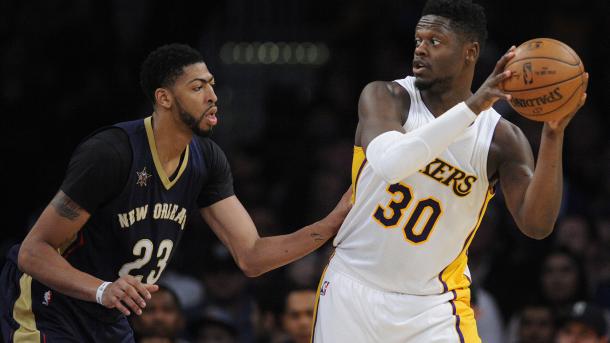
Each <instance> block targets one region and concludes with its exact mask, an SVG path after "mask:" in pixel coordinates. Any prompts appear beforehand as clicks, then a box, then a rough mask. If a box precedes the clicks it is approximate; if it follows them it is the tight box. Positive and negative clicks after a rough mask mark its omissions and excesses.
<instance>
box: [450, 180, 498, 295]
mask: <svg viewBox="0 0 610 343" xmlns="http://www.w3.org/2000/svg"><path fill="white" fill-rule="evenodd" d="M493 196H494V193H493V190H492V188H491V187H490V188H489V189H488V190H487V195H486V196H485V201H483V205H482V206H481V209H480V210H479V219H477V222H476V224H475V226H474V228H473V229H472V231H471V232H470V234H469V235H468V237H467V238H466V242H464V247H463V248H462V251H461V252H460V254H459V255H458V256H457V257H456V259H455V260H453V262H451V263H450V264H449V265H448V266H447V267H446V268H445V269H444V270H443V271H442V272H441V274H440V275H439V279H440V280H441V283H442V284H443V288H444V291H445V292H447V291H452V290H458V289H463V288H467V287H468V286H470V280H468V278H467V277H466V275H464V271H465V270H466V266H467V264H468V255H467V252H468V247H469V246H470V243H472V240H473V239H474V236H475V234H476V232H477V230H478V229H479V226H480V225H481V221H482V220H483V217H484V216H485V211H486V210H487V204H489V201H490V200H491V198H493Z"/></svg>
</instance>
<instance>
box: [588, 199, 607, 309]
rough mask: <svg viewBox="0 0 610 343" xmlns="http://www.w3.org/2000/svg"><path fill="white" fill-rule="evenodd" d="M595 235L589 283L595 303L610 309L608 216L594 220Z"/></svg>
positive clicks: (601, 216) (604, 215)
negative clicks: (590, 282)
mask: <svg viewBox="0 0 610 343" xmlns="http://www.w3.org/2000/svg"><path fill="white" fill-rule="evenodd" d="M609 210H610V209H609ZM607 213H610V211H608V212H607ZM595 233H596V235H597V240H596V241H595V244H594V245H593V250H594V253H593V256H592V258H591V261H590V263H589V265H588V267H589V275H591V276H592V280H590V281H592V282H593V284H594V285H595V288H594V289H595V300H596V303H597V304H599V305H602V306H604V307H605V308H606V309H610V216H609V215H608V214H602V215H599V216H598V218H597V219H596V220H595Z"/></svg>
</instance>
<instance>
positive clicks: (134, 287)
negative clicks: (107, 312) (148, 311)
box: [102, 275, 159, 316]
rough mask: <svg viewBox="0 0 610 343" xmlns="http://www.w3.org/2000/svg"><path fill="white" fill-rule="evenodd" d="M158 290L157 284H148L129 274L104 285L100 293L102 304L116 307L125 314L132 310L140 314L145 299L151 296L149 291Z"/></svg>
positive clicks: (144, 305)
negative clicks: (104, 287)
mask: <svg viewBox="0 0 610 343" xmlns="http://www.w3.org/2000/svg"><path fill="white" fill-rule="evenodd" d="M158 290H159V286H157V285H148V284H145V283H142V282H141V281H140V280H138V279H136V278H135V277H133V276H131V275H123V276H121V277H120V278H118V279H117V280H116V281H115V282H113V283H111V284H110V285H108V287H106V289H105V290H104V294H103V295H102V305H104V306H105V307H107V308H116V309H117V310H119V311H121V312H122V313H123V314H124V315H126V316H128V315H130V314H131V312H132V311H133V312H134V313H136V314H138V315H140V314H142V309H143V308H144V307H146V300H148V299H150V298H151V293H154V292H156V291H158ZM144 299H146V300H144ZM130 309H131V311H130Z"/></svg>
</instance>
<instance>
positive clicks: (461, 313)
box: [451, 288, 481, 343]
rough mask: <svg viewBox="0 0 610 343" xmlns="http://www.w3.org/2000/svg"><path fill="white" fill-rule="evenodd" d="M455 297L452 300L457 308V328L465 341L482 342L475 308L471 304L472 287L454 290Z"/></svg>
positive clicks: (471, 342)
mask: <svg viewBox="0 0 610 343" xmlns="http://www.w3.org/2000/svg"><path fill="white" fill-rule="evenodd" d="M453 293H454V296H455V298H454V299H453V300H451V303H452V305H453V308H454V309H455V326H456V327H455V329H456V331H457V334H458V336H461V337H460V340H461V339H462V338H463V341H462V342H464V343H481V338H480V337H479V332H478V330H477V323H476V320H475V316H474V310H473V309H472V307H471V306H470V288H464V289H456V290H454V291H453Z"/></svg>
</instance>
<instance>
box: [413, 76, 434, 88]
mask: <svg viewBox="0 0 610 343" xmlns="http://www.w3.org/2000/svg"><path fill="white" fill-rule="evenodd" d="M433 83H434V82H433V81H432V80H431V79H429V78H426V77H422V76H415V87H417V89H419V90H424V89H428V88H430V87H432V84H433Z"/></svg>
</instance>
